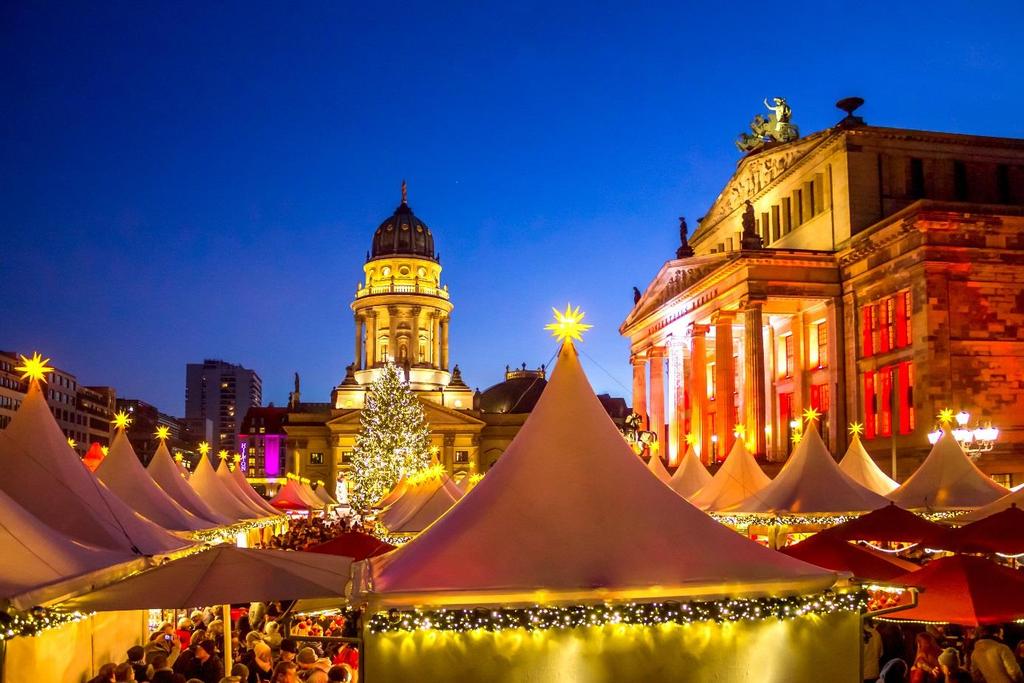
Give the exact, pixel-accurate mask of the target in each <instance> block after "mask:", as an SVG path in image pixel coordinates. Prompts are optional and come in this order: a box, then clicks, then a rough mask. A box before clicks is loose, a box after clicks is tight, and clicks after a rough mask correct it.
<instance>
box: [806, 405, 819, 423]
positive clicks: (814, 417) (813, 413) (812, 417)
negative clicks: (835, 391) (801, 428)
mask: <svg viewBox="0 0 1024 683" xmlns="http://www.w3.org/2000/svg"><path fill="white" fill-rule="evenodd" d="M819 417H821V413H819V412H818V411H817V410H816V409H814V408H806V409H804V422H807V423H811V422H817V421H818V418H819Z"/></svg>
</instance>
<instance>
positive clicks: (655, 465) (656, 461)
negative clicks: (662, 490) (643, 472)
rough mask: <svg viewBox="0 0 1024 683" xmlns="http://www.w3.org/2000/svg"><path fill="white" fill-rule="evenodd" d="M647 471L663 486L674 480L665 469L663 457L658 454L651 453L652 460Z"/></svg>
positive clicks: (648, 463)
mask: <svg viewBox="0 0 1024 683" xmlns="http://www.w3.org/2000/svg"><path fill="white" fill-rule="evenodd" d="M647 470H648V471H649V472H650V473H651V474H653V475H654V476H656V477H657V478H658V481H660V482H661V483H663V484H667V483H668V482H669V480H671V479H672V475H671V474H669V473H668V470H667V469H665V463H663V462H662V461H661V457H660V456H659V455H658V454H657V453H651V458H650V460H648V461H647Z"/></svg>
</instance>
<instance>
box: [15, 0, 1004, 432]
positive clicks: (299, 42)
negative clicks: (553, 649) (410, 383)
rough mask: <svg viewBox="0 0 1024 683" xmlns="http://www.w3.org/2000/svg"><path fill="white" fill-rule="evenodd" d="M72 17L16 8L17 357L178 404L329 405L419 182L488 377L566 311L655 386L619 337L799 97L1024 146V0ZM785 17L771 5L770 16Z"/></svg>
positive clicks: (615, 383)
mask: <svg viewBox="0 0 1024 683" xmlns="http://www.w3.org/2000/svg"><path fill="white" fill-rule="evenodd" d="M376 4H377V3H360V4H354V3H342V2H330V3H326V2H325V3H312V2H302V3H276V4H273V3H261V2H216V3H198V2H194V3H170V2H168V3H159V2H145V3H129V2H124V3H121V2H100V3H45V2H31V3H29V2H21V3H19V2H10V3H5V4H4V5H3V7H2V8H0V57H2V59H3V64H4V68H3V69H0V234H2V236H3V248H2V251H0V297H2V299H0V300H2V301H3V315H2V317H0V320H2V323H0V348H3V349H8V350H18V351H22V352H28V351H31V350H35V349H38V350H40V351H42V352H44V353H46V354H47V355H50V356H52V357H53V358H54V361H55V363H57V364H58V365H60V366H61V367H64V368H67V369H69V370H71V371H72V372H75V373H76V374H77V375H78V376H79V378H80V380H81V381H83V382H85V383H89V384H110V385H113V386H115V387H116V388H117V389H118V392H119V393H120V394H122V395H125V396H131V397H137V398H142V399H144V400H147V401H150V402H153V403H155V404H156V405H158V406H159V407H160V408H161V409H162V410H164V411H166V412H170V413H174V414H180V413H181V412H182V410H183V402H184V374H185V369H184V366H185V364H186V363H187V362H190V361H192V362H195V361H199V360H201V359H203V358H205V357H215V358H223V359H225V360H229V361H233V362H240V363H242V364H244V365H246V366H248V367H252V368H254V369H256V370H257V371H258V372H259V373H260V375H261V376H262V378H263V381H264V397H265V401H267V402H269V401H275V402H277V403H278V404H281V403H283V402H284V401H285V400H286V397H287V391H288V390H289V388H290V385H291V375H292V372H293V371H296V370H297V371H299V372H300V373H301V374H302V377H303V398H304V399H305V400H327V396H328V394H329V391H330V388H331V387H332V386H333V385H334V384H336V383H337V382H338V381H339V380H340V379H341V377H342V376H343V374H344V367H345V365H346V364H348V363H349V362H351V360H352V358H351V355H352V318H351V313H350V311H349V308H348V305H349V302H350V301H351V298H352V294H353V291H354V288H355V286H356V284H357V283H358V282H359V281H360V279H361V275H362V270H361V265H362V263H363V259H364V256H365V252H366V250H367V249H368V248H369V245H370V237H371V235H372V233H373V231H374V229H375V228H376V226H377V225H378V224H379V223H380V221H381V220H383V219H384V218H385V217H386V216H387V215H389V214H390V213H391V212H392V211H393V210H394V208H395V206H396V204H397V203H398V200H399V184H400V182H401V180H402V179H403V178H405V179H407V180H408V182H409V196H410V204H411V205H412V207H413V209H414V210H415V211H416V213H417V215H418V216H419V217H420V218H421V219H422V220H424V221H425V222H426V223H427V224H428V225H430V226H431V228H432V230H433V231H434V234H435V238H436V241H437V245H438V249H439V251H440V252H441V256H442V261H443V264H444V267H445V271H444V279H445V281H446V282H447V283H448V285H449V287H450V289H451V292H452V297H453V301H454V303H455V312H454V316H453V322H452V330H451V340H452V341H451V345H452V359H453V361H454V362H458V363H459V364H460V365H461V367H462V370H463V375H464V377H465V378H466V380H467V382H468V383H469V384H470V385H471V386H479V387H480V388H485V387H487V386H489V385H491V384H493V383H495V382H497V381H500V379H501V376H502V371H503V369H504V366H505V364H506V363H510V364H518V363H520V362H524V361H525V362H526V363H528V364H529V365H531V366H533V365H537V364H540V363H542V362H545V361H546V360H548V359H549V358H550V357H551V355H552V353H553V351H554V342H553V341H552V340H551V339H550V338H549V337H548V336H547V335H546V333H545V332H544V331H543V330H542V327H543V325H544V324H545V323H546V322H547V321H548V319H549V317H550V307H551V306H562V305H564V304H565V303H566V301H572V302H573V303H574V304H579V305H581V306H582V307H583V308H584V310H586V311H587V313H588V320H589V322H592V323H593V324H594V325H595V327H594V329H593V330H592V331H591V332H590V333H589V335H588V336H587V340H586V344H585V347H584V350H585V351H586V352H587V354H588V356H589V358H588V357H584V362H585V363H586V366H587V368H588V372H589V375H590V378H591V382H592V383H593V384H594V386H595V388H596V389H598V390H599V391H608V392H611V393H613V394H618V395H623V396H628V394H629V390H628V388H627V387H628V385H629V382H630V379H629V378H630V368H629V365H628V357H627V345H626V343H625V341H624V340H623V339H622V338H621V337H619V335H618V332H617V328H618V325H619V324H620V323H621V322H622V320H623V318H624V317H625V316H626V314H627V313H628V311H629V309H630V307H631V305H632V297H631V288H632V286H633V285H637V286H640V287H641V288H643V286H644V285H646V283H647V282H648V281H649V280H650V279H651V278H652V277H653V275H654V274H655V273H656V272H657V270H658V268H659V267H660V266H661V264H662V263H663V262H664V261H665V260H666V259H668V258H671V257H672V255H673V253H674V249H675V247H676V240H677V220H676V217H677V216H679V215H686V216H687V217H688V218H689V219H690V225H691V226H693V225H695V223H696V221H695V219H696V218H697V217H699V216H701V215H702V214H703V213H704V212H705V211H706V210H707V208H708V207H709V206H710V204H711V202H712V201H713V199H714V197H715V196H716V195H717V193H718V191H719V190H720V189H721V187H722V185H723V184H724V183H725V181H726V180H727V179H728V177H729V175H730V173H731V170H732V169H733V168H734V167H735V163H736V161H737V160H738V158H739V154H738V152H736V150H735V148H734V147H733V144H732V141H733V140H734V138H735V137H736V135H737V134H738V133H739V132H741V131H742V130H744V129H745V128H746V126H747V123H748V122H749V120H750V119H751V117H752V116H753V115H754V114H756V113H758V112H761V111H762V109H763V108H762V105H761V101H762V99H763V98H765V97H769V96H775V95H782V96H785V97H787V98H788V99H789V101H790V103H791V105H792V107H793V111H794V114H793V118H794V121H795V122H796V123H797V124H798V125H799V126H800V127H801V129H802V130H803V131H804V132H805V133H809V132H813V131H815V130H820V129H821V128H824V127H827V126H829V125H832V124H833V123H835V122H836V121H837V120H838V119H839V118H840V117H841V113H840V112H839V111H838V110H836V109H835V108H834V107H833V103H834V102H835V101H836V100H837V99H839V98H841V97H844V96H848V95H859V96H861V97H864V98H865V99H866V100H867V104H866V105H865V106H864V108H863V109H862V110H861V111H860V112H859V113H860V114H862V115H863V116H864V118H865V119H866V120H867V121H868V122H869V123H873V124H877V125H887V126H899V127H909V128H921V129H932V130H947V131H956V132H967V133H976V134H982V135H997V136H1011V137H1024V116H1022V112H1024V91H1022V89H1021V88H1020V87H1019V82H1020V74H1021V73H1022V71H1024V51H1022V50H1021V49H1020V40H1021V38H1022V35H1021V31H1020V27H1019V21H1017V19H1016V17H1017V15H1018V14H1019V11H1018V10H1019V6H1017V5H1016V4H1011V3H999V2H994V3H975V4H969V3H941V2H938V3H928V4H927V5H924V4H921V5H915V4H914V3H887V4H881V3H877V4H875V3H862V2H858V3H854V2H850V3H823V2H815V3H807V4H804V3H799V2H794V3H785V4H783V5H775V6H771V5H765V4H764V3H759V4H757V5H751V6H750V7H746V8H745V7H743V6H742V5H740V4H735V3H733V4H730V3H717V4H711V3H699V4H698V3H664V4H660V3H622V4H609V3H593V2H590V3H558V4H554V5H553V4H552V3H546V2H545V3H541V2H537V3H532V2H518V3H508V4H487V3H465V4H445V5H441V4H439V3H401V4H400V5H399V4H394V5H388V9H384V10H381V9H376V8H374V7H372V6H373V5H376ZM755 8H757V9H755Z"/></svg>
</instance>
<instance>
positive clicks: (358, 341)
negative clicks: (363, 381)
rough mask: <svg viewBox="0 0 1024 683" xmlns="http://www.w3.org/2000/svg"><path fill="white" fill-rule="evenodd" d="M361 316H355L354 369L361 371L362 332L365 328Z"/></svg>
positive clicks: (357, 314)
mask: <svg viewBox="0 0 1024 683" xmlns="http://www.w3.org/2000/svg"><path fill="white" fill-rule="evenodd" d="M363 320H364V318H363V316H362V315H360V314H359V313H356V315H355V322H356V349H355V350H356V353H355V369H356V370H362V368H363V332H364V330H365V326H364V324H363Z"/></svg>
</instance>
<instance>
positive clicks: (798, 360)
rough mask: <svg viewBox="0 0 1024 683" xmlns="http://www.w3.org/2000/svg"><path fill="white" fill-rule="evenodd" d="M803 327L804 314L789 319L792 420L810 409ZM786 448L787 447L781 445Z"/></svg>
mask: <svg viewBox="0 0 1024 683" xmlns="http://www.w3.org/2000/svg"><path fill="white" fill-rule="evenodd" d="M805 327H806V326H805V325H804V314H803V313H796V314H794V315H793V317H792V318H791V319H790V330H791V331H792V333H793V418H794V419H797V420H800V419H802V415H803V411H804V410H806V409H807V408H810V407H811V396H810V389H809V388H808V386H807V379H808V375H809V374H810V373H808V372H805V370H804V368H806V367H807V349H806V348H805V346H806V344H807V330H806V329H805ZM783 447H784V448H788V446H787V445H785V444H784V445H783Z"/></svg>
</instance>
